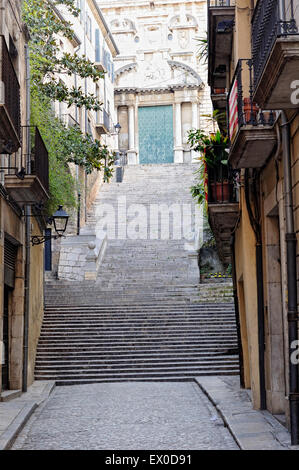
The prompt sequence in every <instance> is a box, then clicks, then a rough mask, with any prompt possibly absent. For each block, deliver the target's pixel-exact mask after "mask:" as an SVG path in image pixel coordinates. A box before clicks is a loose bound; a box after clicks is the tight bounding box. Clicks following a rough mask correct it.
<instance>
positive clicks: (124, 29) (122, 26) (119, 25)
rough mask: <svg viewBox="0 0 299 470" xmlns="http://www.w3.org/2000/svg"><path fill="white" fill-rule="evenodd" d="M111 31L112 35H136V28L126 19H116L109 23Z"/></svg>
mask: <svg viewBox="0 0 299 470" xmlns="http://www.w3.org/2000/svg"><path fill="white" fill-rule="evenodd" d="M110 26H111V31H112V33H114V34H120V33H132V34H135V33H136V26H135V24H134V22H133V21H132V20H129V19H127V18H122V19H116V20H113V21H111V23H110Z"/></svg>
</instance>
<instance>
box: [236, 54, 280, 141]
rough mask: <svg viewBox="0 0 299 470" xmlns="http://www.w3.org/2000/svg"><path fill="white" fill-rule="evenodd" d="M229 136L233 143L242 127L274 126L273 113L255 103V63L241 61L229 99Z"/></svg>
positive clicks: (247, 60) (250, 60) (249, 60)
mask: <svg viewBox="0 0 299 470" xmlns="http://www.w3.org/2000/svg"><path fill="white" fill-rule="evenodd" d="M227 108H228V135H229V138H230V141H231V142H232V141H233V140H234V138H235V136H236V135H237V132H238V130H239V129H240V128H241V127H242V126H246V125H252V126H258V125H261V126H272V125H273V124H274V121H275V113H274V112H273V111H263V110H261V109H260V108H259V107H258V106H257V104H256V103H254V101H253V62H252V59H240V60H239V61H238V64H237V67H236V71H235V74H234V77H233V80H232V84H231V87H230V91H229V94H228V99H227Z"/></svg>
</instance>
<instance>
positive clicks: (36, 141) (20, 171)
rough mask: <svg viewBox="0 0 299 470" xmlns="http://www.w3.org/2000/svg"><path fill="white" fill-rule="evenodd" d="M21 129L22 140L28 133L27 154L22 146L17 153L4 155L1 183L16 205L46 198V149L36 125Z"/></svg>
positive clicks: (47, 187)
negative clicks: (28, 146) (6, 162)
mask: <svg viewBox="0 0 299 470" xmlns="http://www.w3.org/2000/svg"><path fill="white" fill-rule="evenodd" d="M21 130H22V142H24V143H26V142H27V139H28V138H29V136H30V142H31V145H30V154H29V155H28V154H26V148H23V147H22V149H21V152H16V153H15V154H14V155H10V156H6V161H8V166H7V167H5V168H4V170H5V177H4V186H5V188H6V190H7V192H8V194H9V195H10V196H11V197H12V198H13V199H14V201H15V202H17V203H18V204H20V205H23V204H32V205H34V204H38V203H42V204H44V203H45V202H46V201H47V199H48V198H49V158H48V151H47V148H46V146H45V144H44V141H43V139H42V137H41V135H40V132H39V130H38V128H37V127H33V126H23V127H22V129H21ZM4 160H5V156H4ZM2 171H3V167H2Z"/></svg>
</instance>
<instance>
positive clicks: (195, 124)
mask: <svg viewBox="0 0 299 470" xmlns="http://www.w3.org/2000/svg"><path fill="white" fill-rule="evenodd" d="M192 129H198V104H197V101H193V102H192ZM198 156H199V155H198V152H194V150H191V159H192V162H196V158H198Z"/></svg>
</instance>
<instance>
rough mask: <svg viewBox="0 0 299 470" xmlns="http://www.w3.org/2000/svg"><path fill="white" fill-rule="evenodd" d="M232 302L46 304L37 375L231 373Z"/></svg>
mask: <svg viewBox="0 0 299 470" xmlns="http://www.w3.org/2000/svg"><path fill="white" fill-rule="evenodd" d="M236 348H237V338H236V331H235V318H234V312H233V307H232V305H228V304H224V305H222V304H221V305H213V306H211V305H209V304H198V305H192V304H190V305H177V304H175V303H174V304H172V305H170V304H169V303H167V304H163V303H161V304H157V305H144V306H130V307H125V306H113V307H106V306H105V307H100V306H94V307H92V306H89V307H81V306H80V307H75V306H73V307H48V308H47V309H46V312H45V318H44V323H43V327H42V333H41V336H40V340H39V345H38V351H37V358H36V379H40V380H55V381H56V384H57V385H72V384H82V383H92V382H111V381H128V380H133V381H142V380H146V381H148V380H174V381H177V380H192V378H193V377H196V376H200V375H223V374H224V375H232V374H237V373H238V358H237V355H236V353H237V349H236Z"/></svg>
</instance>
